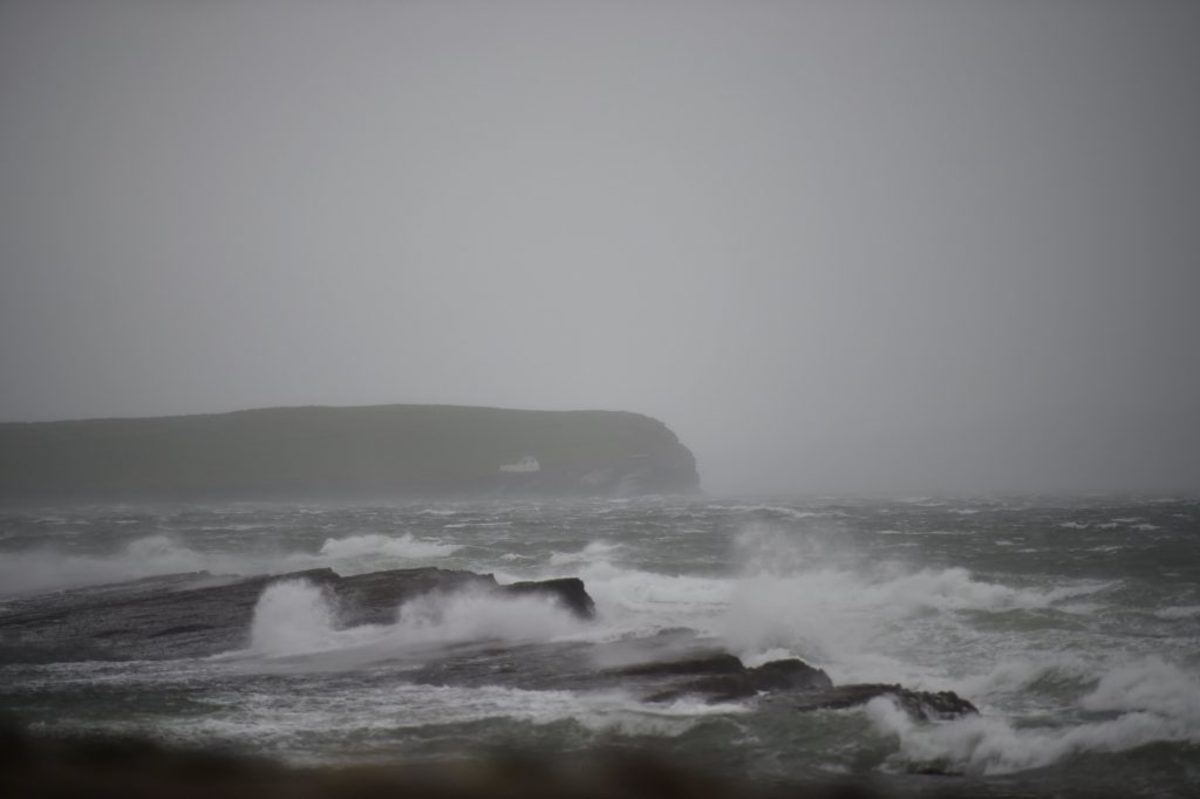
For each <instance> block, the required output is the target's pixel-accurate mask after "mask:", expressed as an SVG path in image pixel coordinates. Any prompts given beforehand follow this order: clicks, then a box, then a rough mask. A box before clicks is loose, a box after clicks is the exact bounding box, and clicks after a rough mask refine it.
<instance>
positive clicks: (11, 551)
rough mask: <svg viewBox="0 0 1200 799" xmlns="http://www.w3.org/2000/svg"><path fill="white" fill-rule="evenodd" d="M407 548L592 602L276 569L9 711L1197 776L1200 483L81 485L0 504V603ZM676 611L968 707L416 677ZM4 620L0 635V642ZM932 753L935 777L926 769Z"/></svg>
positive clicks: (166, 731) (186, 735) (727, 639)
mask: <svg viewBox="0 0 1200 799" xmlns="http://www.w3.org/2000/svg"><path fill="white" fill-rule="evenodd" d="M320 566H328V567H331V568H333V569H334V570H335V571H337V572H339V573H340V574H343V575H351V574H359V573H364V572H371V571H379V570H383V569H394V568H404V567H411V566H440V567H444V568H453V569H468V570H472V571H476V572H481V573H492V574H495V575H496V578H497V579H498V580H499V581H500V582H502V583H503V582H511V581H516V580H528V579H537V578H548V577H565V576H577V577H580V578H582V579H583V581H584V583H585V585H586V588H587V591H588V592H589V593H590V594H591V596H592V597H593V598H594V600H595V603H596V609H597V619H596V620H595V621H591V622H587V621H582V620H579V619H576V618H574V617H573V616H571V615H569V614H568V613H566V612H565V611H562V610H560V609H558V608H556V607H554V606H552V605H550V604H547V603H542V602H536V601H529V600H518V599H512V600H507V601H505V600H501V599H497V598H495V597H481V596H478V595H471V594H463V595H460V596H456V595H448V596H442V597H438V598H437V599H436V600H431V601H427V602H421V603H418V605H419V606H414V607H405V608H398V609H397V614H396V619H395V621H394V622H393V623H391V624H376V625H368V626H361V627H354V628H344V627H343V626H342V625H340V624H339V620H338V617H337V616H338V614H337V608H336V607H334V606H332V605H331V604H330V603H329V602H328V601H327V600H326V598H325V596H324V595H323V594H322V592H321V591H320V590H318V589H317V588H316V587H315V586H311V585H306V584H305V583H303V582H288V583H278V584H274V585H271V586H269V587H268V588H267V589H266V590H265V591H264V593H263V595H262V597H261V598H260V599H259V600H258V606H257V608H256V610H255V613H254V619H253V621H252V623H251V624H250V625H249V626H248V628H247V629H246V630H245V638H244V643H243V645H242V646H241V647H236V648H234V649H233V650H231V651H229V652H226V653H222V654H220V655H217V656H212V657H205V658H199V659H185V660H157V659H156V660H145V661H137V662H111V661H89V662H20V661H21V659H20V658H16V659H11V658H10V659H9V660H8V661H7V662H0V714H4V715H7V716H8V717H10V718H15V719H18V720H20V721H22V722H26V723H29V724H30V725H31V726H32V728H33V729H34V730H40V731H50V732H65V731H70V732H75V731H104V732H120V733H136V734H144V735H147V736H150V737H154V738H156V739H160V740H167V741H170V742H176V743H183V744H187V745H192V744H198V745H210V744H215V745H222V746H225V745H229V746H235V747H238V748H240V749H242V750H245V751H251V752H255V753H261V754H266V755H269V756H272V757H276V758H280V759H283V760H285V761H290V762H298V763H312V762H322V763H323V762H346V761H377V760H381V759H389V760H390V759H396V758H402V759H409V760H412V759H416V760H430V759H432V760H440V759H446V758H453V757H459V756H461V755H462V754H464V753H469V752H477V751H484V752H486V751H490V750H497V749H504V750H508V749H512V748H517V749H521V750H528V749H534V750H537V751H539V752H542V753H545V754H546V755H547V756H551V757H552V756H555V755H557V754H559V753H570V752H578V751H581V750H584V749H588V748H591V747H595V746H603V747H615V748H618V749H620V748H622V747H628V748H631V749H637V750H639V751H652V752H658V753H661V754H662V755H663V756H664V757H668V758H673V759H678V760H680V761H682V762H684V763H694V764H697V765H701V766H702V767H703V768H705V769H708V770H710V771H714V772H720V773H723V774H730V775H735V776H739V777H742V778H745V779H749V780H754V781H757V782H763V783H772V782H776V781H792V780H813V779H816V780H827V779H836V778H842V777H846V776H848V775H853V776H857V777H859V778H865V779H868V780H870V781H872V782H874V783H876V784H879V785H883V786H885V787H892V788H894V789H896V790H897V791H899V792H902V793H903V792H908V791H912V792H915V793H922V792H924V791H926V790H929V791H937V790H945V789H946V788H947V787H951V788H953V787H957V788H961V789H963V790H964V791H969V792H972V793H978V794H984V795H1027V794H1032V795H1043V794H1044V795H1054V794H1058V795H1070V796H1088V795H1091V794H1094V793H1096V792H1100V791H1105V792H1110V793H1111V792H1113V791H1117V792H1118V793H1119V794H1122V795H1137V796H1179V797H1184V796H1196V795H1200V501H1197V500H1189V499H1180V498H1170V497H1161V498H1138V499H1130V498H1113V497H1092V498H1082V499H1080V498H1073V499H1064V498H1055V497H1019V498H1005V499H961V498H960V499H939V498H926V497H915V498H907V499H902V500H897V499H889V500H883V499H848V498H844V497H825V498H808V499H802V500H801V499H787V498H773V499H769V500H764V499H761V498H754V499H715V498H712V497H694V498H683V499H676V498H664V499H639V500H628V501H626V500H607V501H603V500H597V501H577V502H568V501H561V502H556V501H546V502H535V501H512V502H506V501H492V502H478V503H417V502H413V503H402V504H388V505H382V504H343V505H311V506H309V505H298V504H297V505H253V504H238V505H229V506H197V505H192V506H135V505H128V506H105V507H100V506H95V507H75V508H67V507H63V508H38V509H30V510H21V511H15V510H7V511H0V617H2V616H3V614H4V613H5V607H6V606H10V605H12V603H14V602H19V601H20V600H21V598H27V597H30V596H33V595H38V594H45V593H49V592H58V591H63V590H66V589H73V588H79V587H81V586H94V585H100V584H105V583H114V582H119V581H123V580H130V579H135V578H143V577H148V576H155V575H167V574H173V573H179V572H195V571H200V570H204V571H208V572H210V573H212V574H220V575H224V574H243V575H250V574H262V573H281V572H289V571H299V570H303V569H309V568H314V567H320ZM679 630H685V631H691V632H692V633H694V634H695V635H696V636H698V637H699V638H701V639H703V640H711V641H712V642H714V643H716V644H717V645H719V646H721V647H723V648H725V649H727V650H728V651H730V652H732V653H734V654H736V655H738V656H739V657H741V658H742V659H743V660H744V661H745V662H746V663H747V664H750V665H753V664H756V663H762V662H765V661H768V660H772V659H777V658H783V657H790V656H795V657H800V658H803V659H804V660H806V661H808V662H809V663H811V664H813V665H815V666H819V667H820V668H822V669H824V670H826V671H827V672H828V673H829V675H830V676H831V677H832V678H833V680H834V681H835V682H837V683H843V682H886V683H900V684H902V685H904V686H905V687H908V688H914V689H921V690H930V691H942V690H953V691H955V692H957V693H959V694H961V695H962V696H963V697H966V698H967V699H969V700H971V701H972V702H974V703H975V704H976V705H977V706H978V707H979V709H980V715H978V716H967V717H965V718H961V719H956V720H951V721H934V722H920V721H915V720H913V719H912V718H910V717H909V716H907V715H906V714H905V713H903V712H902V711H901V710H900V709H898V708H897V707H896V706H895V705H894V704H892V702H891V701H890V700H888V699H887V698H882V697H881V698H877V699H875V700H872V701H871V702H870V703H868V704H867V705H865V706H863V707H858V708H853V709H844V710H823V711H815V712H809V713H789V712H785V711H782V710H780V709H778V708H775V709H771V708H769V707H766V706H761V707H760V704H759V703H758V702H756V700H754V699H750V700H746V701H741V702H724V703H718V704H708V703H706V702H705V701H703V700H702V699H700V698H695V699H692V698H683V699H678V700H676V701H672V702H667V703H658V704H652V703H646V702H643V701H641V700H640V698H639V697H638V696H636V695H635V694H634V693H632V692H628V691H623V690H622V689H620V688H616V689H614V688H612V687H611V686H610V687H606V688H605V689H603V690H594V689H590V688H588V687H587V686H586V685H583V686H580V687H579V688H578V689H571V688H563V687H561V686H555V687H553V688H552V689H546V690H538V689H536V688H522V689H518V688H513V687H511V686H506V685H505V684H503V681H496V682H494V683H492V684H489V680H488V678H487V675H475V677H474V678H473V679H472V680H470V681H469V683H470V684H469V685H457V686H430V685H422V684H413V683H412V682H410V681H409V680H408V679H407V678H406V675H409V674H411V672H412V670H413V668H415V667H416V661H418V660H420V658H421V657H423V655H422V654H421V653H430V652H433V651H436V649H437V648H439V647H443V648H452V647H456V646H463V645H468V644H471V643H474V642H479V641H487V642H490V644H491V645H501V646H512V647H521V646H527V645H529V644H531V643H540V642H541V643H544V642H552V641H583V642H613V641H624V640H635V639H643V638H652V637H653V636H655V635H656V634H660V633H663V632H664V631H679ZM2 643H3V641H2V640H0V644H2ZM934 774H936V776H934Z"/></svg>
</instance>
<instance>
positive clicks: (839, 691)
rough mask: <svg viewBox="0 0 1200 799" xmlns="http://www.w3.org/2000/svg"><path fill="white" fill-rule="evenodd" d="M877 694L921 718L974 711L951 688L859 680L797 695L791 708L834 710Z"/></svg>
mask: <svg viewBox="0 0 1200 799" xmlns="http://www.w3.org/2000/svg"><path fill="white" fill-rule="evenodd" d="M879 696H887V697H890V698H892V699H894V700H895V701H896V703H897V705H899V706H900V707H901V708H902V709H904V711H905V712H907V713H908V714H909V715H910V716H912V717H913V718H915V719H918V720H921V721H933V720H942V719H952V718H958V717H960V716H966V715H973V714H978V713H979V711H978V709H976V707H975V706H974V705H973V704H971V703H970V702H969V701H967V700H966V699H963V698H962V697H961V696H959V695H958V694H956V693H954V692H953V691H938V692H936V693H935V692H930V691H913V690H911V689H908V688H904V687H902V686H900V685H886V684H880V683H859V684H851V685H839V686H836V687H830V688H829V689H827V690H822V691H815V692H812V693H808V694H800V695H797V697H796V699H795V700H794V701H791V702H790V707H792V708H793V709H794V710H802V711H810V710H837V709H840V708H848V707H857V706H858V705H865V704H866V703H867V702H870V701H871V700H872V699H875V698H876V697H879Z"/></svg>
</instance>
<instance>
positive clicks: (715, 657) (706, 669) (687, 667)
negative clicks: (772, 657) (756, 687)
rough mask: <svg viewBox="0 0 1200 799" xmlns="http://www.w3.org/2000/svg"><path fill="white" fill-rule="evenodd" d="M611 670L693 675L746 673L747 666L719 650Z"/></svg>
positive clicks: (629, 673) (635, 674) (644, 674)
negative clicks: (709, 653)
mask: <svg viewBox="0 0 1200 799" xmlns="http://www.w3.org/2000/svg"><path fill="white" fill-rule="evenodd" d="M610 671H611V672H612V673H614V674H621V675H625V676H629V677H658V676H681V675H683V676H692V675H696V674H736V675H743V674H745V673H746V667H745V666H744V665H742V661H740V660H738V659H737V658H736V657H734V656H733V655H730V654H728V653H727V652H718V653H715V654H711V655H703V656H700V657H693V658H688V659H686V660H672V661H667V662H657V663H639V664H637V665H634V666H624V667H622V668H619V669H611V670H610Z"/></svg>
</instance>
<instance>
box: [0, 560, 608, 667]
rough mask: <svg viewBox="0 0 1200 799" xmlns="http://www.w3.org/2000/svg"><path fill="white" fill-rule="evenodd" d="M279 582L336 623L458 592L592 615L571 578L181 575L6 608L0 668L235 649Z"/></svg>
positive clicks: (441, 572)
mask: <svg viewBox="0 0 1200 799" xmlns="http://www.w3.org/2000/svg"><path fill="white" fill-rule="evenodd" d="M289 580H303V581H305V582H308V583H312V584H314V585H317V586H320V587H321V588H322V589H324V590H325V592H326V595H327V596H328V597H329V598H330V599H331V600H332V601H333V602H334V604H335V605H336V609H337V617H338V620H339V623H340V624H341V626H343V627H352V626H358V625H362V624H390V623H392V622H394V621H395V619H396V612H397V609H398V608H399V607H400V606H401V605H402V604H404V603H405V602H407V601H409V600H411V599H414V598H415V597H418V596H422V595H425V594H430V593H454V592H458V591H483V592H497V593H501V592H502V593H512V594H518V595H524V594H538V595H544V596H548V597H552V598H553V599H554V600H555V601H557V602H559V603H561V604H562V605H563V607H565V608H566V609H568V610H570V611H571V612H572V613H574V614H575V615H577V616H580V617H582V618H591V617H592V615H593V614H594V605H593V603H592V599H591V597H590V596H588V594H587V591H586V590H585V589H584V585H583V582H582V581H580V580H578V579H575V578H565V579H559V580H545V581H541V582H524V583H514V584H513V585H510V586H501V585H499V584H498V583H497V582H496V579H495V578H494V577H493V576H492V575H490V574H476V573H475V572H469V571H455V570H450V569H438V568H417V569H393V570H389V571H381V572H372V573H369V574H361V575H354V576H351V577H342V576H340V575H338V574H337V573H336V572H334V571H333V570H332V569H309V570H307V571H299V572H291V573H287V574H278V575H260V576H256V577H214V576H213V575H210V574H206V573H191V574H185V575H170V576H167V577H157V578H151V579H147V580H134V581H130V582H128V583H118V584H115V585H111V586H100V587H96V588H86V589H79V590H77V591H61V592H55V593H52V594H46V595H42V596H37V597H31V598H26V599H22V600H19V601H15V602H12V603H10V604H9V606H8V607H7V608H6V609H5V610H4V611H0V662H58V661H78V660H156V659H167V658H186V657H205V656H208V655H214V654H217V653H220V652H228V651H232V650H237V649H242V648H244V647H245V646H246V645H247V643H248V640H247V636H248V634H249V631H250V626H251V623H252V621H253V619H254V609H255V607H256V606H257V604H258V600H259V598H260V597H261V596H262V594H263V591H265V590H266V589H267V588H268V587H269V586H271V585H272V584H275V583H279V582H283V581H289Z"/></svg>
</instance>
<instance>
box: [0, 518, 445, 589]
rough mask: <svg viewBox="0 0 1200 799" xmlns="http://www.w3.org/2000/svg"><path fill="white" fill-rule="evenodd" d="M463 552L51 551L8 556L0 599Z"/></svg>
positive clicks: (394, 564)
mask: <svg viewBox="0 0 1200 799" xmlns="http://www.w3.org/2000/svg"><path fill="white" fill-rule="evenodd" d="M459 549H461V546H459V545H456V544H449V543H446V542H443V541H438V540H436V539H422V538H415V537H413V536H412V535H411V534H410V533H405V534H403V535H401V536H387V535H381V534H378V533H370V534H365V535H354V536H348V537H346V538H329V539H326V540H325V542H324V544H322V545H321V547H320V549H319V550H318V551H317V552H281V553H279V552H277V553H261V552H248V553H245V552H243V553H239V552H232V551H229V550H224V551H206V550H200V549H193V548H191V547H189V546H187V545H186V544H183V543H181V542H180V541H178V540H177V539H175V538H173V537H171V536H167V535H152V536H146V537H143V538H138V539H134V540H133V541H130V542H128V543H126V544H125V545H124V546H122V547H121V548H120V549H118V550H116V551H115V552H111V553H108V554H80V553H75V552H70V551H63V550H62V549H54V548H50V547H44V548H37V549H29V550H24V551H18V552H6V553H4V557H3V558H0V586H2V588H0V595H4V596H20V595H28V594H37V593H42V592H47V591H57V590H65V589H73V588H83V587H87V586H94V585H101V584H104V583H115V582H121V581H125V580H136V579H140V578H143V577H158V576H162V575H166V574H178V573H181V572H196V571H207V572H210V573H212V574H221V575H235V576H245V575H253V574H269V573H272V572H284V571H296V570H300V569H308V568H314V567H317V566H331V567H333V568H335V569H336V570H338V571H339V572H342V573H345V574H354V573H359V572H362V571H376V570H379V569H388V568H398V567H402V566H406V565H410V564H412V563H414V562H417V563H419V562H421V561H427V560H432V559H435V558H442V557H445V556H447V555H450V554H452V553H454V552H456V551H458V550H459Z"/></svg>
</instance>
